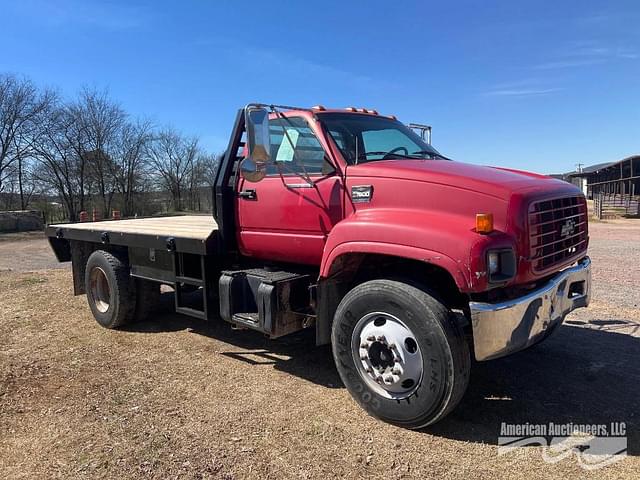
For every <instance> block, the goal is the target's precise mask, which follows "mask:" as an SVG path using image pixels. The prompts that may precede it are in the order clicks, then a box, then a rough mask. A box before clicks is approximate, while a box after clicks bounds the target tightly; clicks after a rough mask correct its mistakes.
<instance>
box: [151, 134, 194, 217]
mask: <svg viewBox="0 0 640 480" xmlns="http://www.w3.org/2000/svg"><path fill="white" fill-rule="evenodd" d="M148 155H149V158H150V160H151V163H152V165H153V167H154V168H155V169H156V172H157V175H158V186H159V187H160V188H163V189H165V190H168V191H169V192H170V194H171V199H172V203H173V208H174V209H175V210H182V209H183V208H184V197H185V193H188V191H189V188H190V182H191V176H192V174H193V169H194V163H195V161H196V158H197V156H198V140H197V139H196V138H186V137H184V136H182V135H181V134H180V133H178V132H177V131H176V130H174V129H172V128H165V129H163V130H161V131H160V132H159V133H158V134H157V135H156V136H155V138H154V140H153V142H151V144H150V145H149V148H148Z"/></svg>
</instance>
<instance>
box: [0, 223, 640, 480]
mask: <svg viewBox="0 0 640 480" xmlns="http://www.w3.org/2000/svg"><path fill="white" fill-rule="evenodd" d="M617 228H618V227H617V226H616V225H613V226H611V225H604V224H599V225H595V226H594V229H593V237H594V241H593V244H592V245H593V248H592V252H593V256H594V257H595V258H594V264H595V268H596V270H595V271H596V275H597V276H596V279H595V283H596V285H595V287H596V295H597V299H596V301H595V302H594V304H593V307H592V308H590V309H589V310H584V311H582V312H576V313H575V314H572V316H571V317H570V318H569V319H568V320H569V324H568V325H567V326H565V327H563V328H562V329H561V330H560V331H559V332H558V333H557V334H556V335H554V336H553V337H551V338H550V339H549V340H548V341H547V342H545V343H543V344H541V345H539V346H537V347H535V348H533V349H530V350H529V351H526V352H522V353H521V354H518V355H516V356H513V357H510V358H506V359H502V360H497V361H493V362H488V363H481V364H476V365H474V372H473V374H472V382H471V385H470V387H469V391H468V393H467V395H466V396H465V398H464V400H463V402H462V404H461V405H460V407H459V408H458V409H456V411H455V412H454V413H453V414H452V415H451V416H450V417H448V418H447V419H446V420H445V421H443V422H441V423H440V424H438V425H436V426H435V427H433V428H431V429H427V430H425V431H420V432H411V431H406V430H402V429H398V428H395V427H392V426H389V425H385V424H383V423H380V422H378V421H376V420H374V419H373V418H370V417H368V416H367V415H366V414H365V413H364V412H363V411H362V410H360V409H359V408H358V407H357V406H356V404H355V403H354V402H353V401H352V400H351V398H350V397H349V395H348V393H347V392H346V390H345V389H344V388H343V387H342V385H341V383H340V380H339V377H338V375H337V373H336V371H335V369H334V367H333V365H332V361H331V357H330V352H329V350H328V349H327V348H315V347H314V346H313V337H312V336H311V335H309V334H307V333H304V334H301V335H295V336H291V337H285V338H284V339H281V340H280V341H276V342H271V341H267V340H265V339H263V338H262V337H261V336H260V335H257V334H255V333H252V332H233V331H231V330H230V329H229V328H227V327H226V326H225V325H207V324H203V323H202V322H199V321H197V320H191V319H188V318H185V317H181V316H178V315H175V314H172V313H163V314H159V315H157V316H156V318H154V319H153V320H152V321H149V322H146V323H144V324H139V325H136V326H133V327H132V328H131V329H130V330H128V331H108V330H105V329H102V328H100V327H99V326H98V325H97V324H96V323H95V322H94V321H93V319H92V318H91V315H90V313H89V310H88V308H87V307H86V304H85V299H84V297H73V296H72V295H71V278H70V275H69V272H68V271H66V270H41V271H35V272H2V273H0V280H1V281H0V299H1V300H0V302H1V303H0V476H1V477H2V478H38V477H42V478H58V477H64V478H68V477H73V478H75V477H91V478H96V477H97V478H228V479H231V478H278V479H280V478H333V477H347V478H361V477H369V476H376V477H382V476H384V478H418V477H419V478H443V477H446V478H453V477H456V478H457V477H465V478H468V477H474V478H482V477H493V478H514V479H516V478H518V479H519V478H523V477H528V476H534V477H536V478H558V477H564V478H584V477H589V476H593V477H598V478H637V472H638V470H639V468H640V461H639V459H638V455H640V442H639V440H640V438H639V433H640V428H639V427H640V419H639V418H638V416H637V415H638V407H639V406H640V400H639V399H640V348H639V347H640V338H639V337H640V332H639V328H640V327H639V326H638V323H640V313H639V312H640V310H639V309H638V296H639V295H640V294H639V293H638V290H637V288H636V290H635V291H630V290H627V287H628V286H632V285H633V282H635V281H636V280H637V275H638V273H637V272H638V267H637V266H638V265H639V264H640V228H636V227H632V228H631V229H629V228H628V227H627V226H626V225H625V226H622V227H620V228H619V229H617ZM599 229H600V232H598V230H599ZM605 229H606V230H605ZM627 245H632V246H635V247H634V248H635V249H634V250H633V251H632V252H631V253H630V254H627V255H626V257H622V258H621V257H620V255H619V252H618V251H617V250H616V248H621V249H622V248H623V247H626V246H627ZM605 261H607V262H617V263H615V264H613V265H612V264H610V263H607V265H604V264H603V262H605ZM633 262H635V266H633V267H632V265H633ZM620 285H622V287H621V286H620ZM637 285H638V283H635V286H636V287H637ZM616 289H618V290H619V291H618V290H616ZM621 298H622V299H623V300H620V299H621ZM170 301H171V299H170V298H168V299H163V302H164V303H166V305H165V306H166V307H167V308H168V307H169V306H170V305H169V304H170ZM550 421H553V422H558V423H561V422H570V421H573V422H576V423H601V422H609V421H626V422H627V426H628V430H629V457H628V458H626V459H625V460H624V461H622V462H620V463H617V464H614V465H611V466H609V467H606V468H604V469H602V470H597V471H595V472H592V473H588V472H585V471H584V470H582V469H581V468H580V467H579V466H578V465H577V463H576V461H575V459H565V460H563V461H561V462H559V463H556V464H549V463H544V462H543V461H542V457H541V451H540V448H537V447H529V448H523V449H521V450H519V451H517V452H514V453H511V454H508V455H503V456H498V455H497V447H496V441H497V436H498V431H499V428H500V423H501V422H508V423H524V422H544V423H546V422H550Z"/></svg>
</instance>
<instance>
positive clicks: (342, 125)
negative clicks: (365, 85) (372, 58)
mask: <svg viewBox="0 0 640 480" xmlns="http://www.w3.org/2000/svg"><path fill="white" fill-rule="evenodd" d="M318 117H319V118H320V120H321V122H322V124H323V125H324V127H325V128H326V130H327V131H328V132H329V134H330V135H331V137H332V138H333V140H334V141H335V142H336V144H337V145H338V148H340V151H341V152H342V155H343V156H344V158H345V159H346V160H347V161H348V162H349V163H351V164H355V163H364V162H371V161H375V160H391V159H402V158H410V159H446V160H448V159H447V158H446V157H444V156H443V155H441V154H440V153H439V152H438V151H437V150H436V149H435V148H433V147H432V146H431V145H429V144H428V143H426V142H425V141H424V140H422V139H421V138H420V136H419V135H417V134H416V133H415V132H414V131H413V130H411V129H410V128H408V127H407V126H405V125H404V124H402V123H400V122H399V121H397V120H392V119H390V118H386V117H381V116H373V115H358V114H348V113H324V114H322V115H318Z"/></svg>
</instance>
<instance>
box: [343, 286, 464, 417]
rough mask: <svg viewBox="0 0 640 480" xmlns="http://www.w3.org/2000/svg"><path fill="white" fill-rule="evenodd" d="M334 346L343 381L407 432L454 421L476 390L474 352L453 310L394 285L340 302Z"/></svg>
mask: <svg viewBox="0 0 640 480" xmlns="http://www.w3.org/2000/svg"><path fill="white" fill-rule="evenodd" d="M332 346H333V355H334V359H335V362H336V366H337V369H338V372H339V374H340V377H341V378H342V381H343V382H344V384H345V386H346V387H347V389H348V390H349V393H351V395H352V396H353V397H354V398H355V400H356V401H357V402H358V403H359V404H360V405H361V406H362V407H363V408H364V409H365V410H367V412H369V413H370V414H371V415H373V416H375V417H378V418H380V419H381V420H384V421H386V422H389V423H393V424H395V425H399V426H402V427H406V428H420V427H424V426H427V425H430V424H432V423H435V422H437V421H438V420H440V419H442V418H443V417H444V416H446V415H447V414H448V413H449V412H450V411H451V410H452V409H453V408H454V407H455V406H456V405H457V404H458V402H459V401H460V399H461V398H462V396H463V394H464V392H465V390H466V388H467V384H468V380H469V370H470V363H471V360H470V354H469V347H468V344H467V342H466V340H465V338H464V335H463V334H462V331H461V329H460V328H459V327H458V325H457V324H456V323H455V321H454V319H453V316H452V315H451V313H450V312H449V311H448V309H447V308H446V307H445V306H444V305H443V304H442V303H441V302H440V301H439V300H437V298H436V297H435V296H434V295H433V294H431V293H429V292H428V291H426V290H421V289H419V288H416V287H414V286H411V285H408V284H406V283H402V282H398V281H392V280H373V281H370V282H366V283H363V284H361V285H358V286H357V287H355V288H354V289H353V290H351V291H350V292H349V293H348V294H347V295H346V296H345V297H344V299H343V300H342V301H341V302H340V305H339V306H338V309H337V311H336V315H335V318H334V323H333V329H332Z"/></svg>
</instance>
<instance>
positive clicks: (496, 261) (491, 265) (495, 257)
mask: <svg viewBox="0 0 640 480" xmlns="http://www.w3.org/2000/svg"><path fill="white" fill-rule="evenodd" d="M487 268H488V269H489V275H495V274H496V273H498V271H499V270H500V254H499V253H498V252H489V253H488V254H487Z"/></svg>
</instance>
